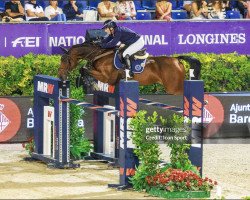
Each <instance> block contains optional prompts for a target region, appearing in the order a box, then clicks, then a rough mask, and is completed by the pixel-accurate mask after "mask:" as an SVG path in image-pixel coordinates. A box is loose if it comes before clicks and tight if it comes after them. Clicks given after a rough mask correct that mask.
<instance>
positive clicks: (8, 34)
mask: <svg viewBox="0 0 250 200" xmlns="http://www.w3.org/2000/svg"><path fill="white" fill-rule="evenodd" d="M47 28H48V25H46V24H1V25H0V32H1V36H0V55H1V56H11V55H12V56H15V57H20V56H23V55H26V54H28V53H34V54H48V53H49V51H48V49H47V35H48V31H47Z"/></svg>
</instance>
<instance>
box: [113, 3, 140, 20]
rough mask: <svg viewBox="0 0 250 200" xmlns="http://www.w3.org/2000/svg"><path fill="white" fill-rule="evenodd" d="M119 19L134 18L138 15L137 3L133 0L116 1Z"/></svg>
mask: <svg viewBox="0 0 250 200" xmlns="http://www.w3.org/2000/svg"><path fill="white" fill-rule="evenodd" d="M115 9H116V13H117V15H118V16H117V18H118V20H133V19H135V16H136V10H135V4H134V2H133V1H126V0H119V1H118V2H117V3H116V8H115Z"/></svg>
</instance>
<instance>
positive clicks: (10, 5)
mask: <svg viewBox="0 0 250 200" xmlns="http://www.w3.org/2000/svg"><path fill="white" fill-rule="evenodd" d="M5 12H6V15H7V16H9V17H11V19H12V20H11V21H17V22H22V21H24V20H25V12H24V8H23V6H22V4H21V2H20V1H16V0H11V1H9V2H6V3H5Z"/></svg>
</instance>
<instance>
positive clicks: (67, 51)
mask: <svg viewBox="0 0 250 200" xmlns="http://www.w3.org/2000/svg"><path fill="white" fill-rule="evenodd" d="M59 47H60V48H61V50H62V51H63V52H64V53H65V54H68V53H69V50H68V49H66V48H65V47H62V46H59Z"/></svg>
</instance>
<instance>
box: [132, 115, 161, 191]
mask: <svg viewBox="0 0 250 200" xmlns="http://www.w3.org/2000/svg"><path fill="white" fill-rule="evenodd" d="M146 114H147V112H146V111H139V112H138V113H137V115H136V117H135V118H133V119H132V121H131V123H130V126H131V127H132V128H133V135H132V140H133V143H134V145H135V149H134V153H135V155H136V156H137V157H138V158H139V161H140V165H139V167H138V168H137V170H136V174H135V176H133V177H132V178H131V179H130V180H131V183H132V184H133V187H134V188H135V189H136V190H143V189H146V188H147V183H146V180H145V177H146V176H147V175H148V174H155V173H156V172H157V170H158V169H159V163H160V160H159V156H160V149H159V145H158V144H157V143H156V141H150V140H147V137H146V136H147V133H146V129H147V128H150V127H152V126H153V125H154V124H155V123H156V121H157V118H158V115H157V113H156V112H154V114H153V115H152V116H149V117H147V118H146Z"/></svg>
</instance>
